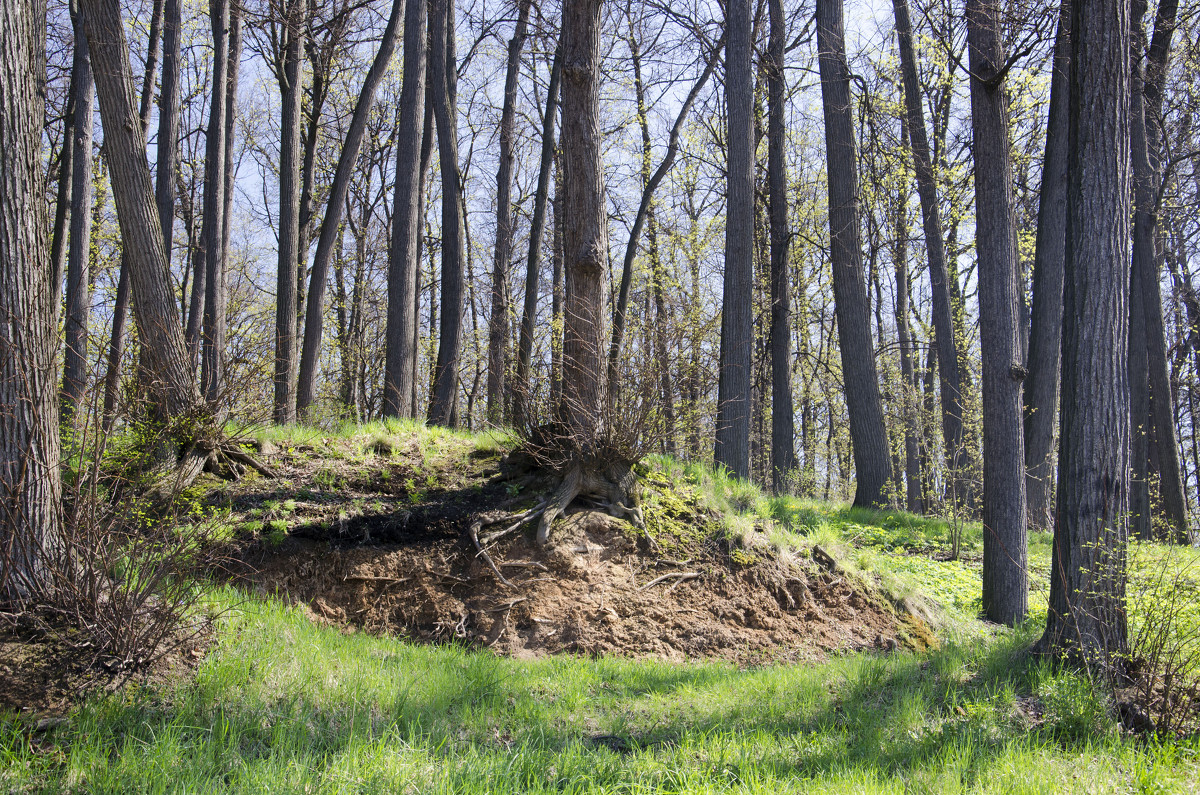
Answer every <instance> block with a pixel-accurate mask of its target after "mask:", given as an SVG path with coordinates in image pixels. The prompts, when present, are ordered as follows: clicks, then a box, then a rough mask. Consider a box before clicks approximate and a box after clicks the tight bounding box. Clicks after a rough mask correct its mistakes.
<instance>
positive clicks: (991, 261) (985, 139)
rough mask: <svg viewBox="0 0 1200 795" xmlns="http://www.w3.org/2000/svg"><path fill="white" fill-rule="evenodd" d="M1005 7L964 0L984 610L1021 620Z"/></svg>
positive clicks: (1021, 492) (1021, 504) (1016, 296)
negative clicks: (979, 376) (979, 374)
mask: <svg viewBox="0 0 1200 795" xmlns="http://www.w3.org/2000/svg"><path fill="white" fill-rule="evenodd" d="M1003 35H1004V34H1003V31H1002V30H1001V4H1000V3H999V2H998V0H969V2H968V3H967V49H968V51H969V54H970V64H971V129H972V133H973V143H974V159H975V227H976V233H975V251H976V256H977V257H978V259H979V328H980V347H981V348H982V353H983V611H984V613H985V614H986V615H987V617H988V618H990V619H991V620H992V621H996V622H1000V623H1004V624H1008V625H1010V626H1011V625H1013V624H1016V623H1017V622H1018V621H1020V620H1021V619H1023V618H1024V617H1025V611H1026V609H1027V600H1028V584H1027V582H1026V565H1025V563H1026V558H1027V554H1028V553H1027V549H1026V548H1027V542H1026V532H1027V530H1026V526H1025V436H1024V427H1023V423H1022V414H1021V381H1022V380H1023V379H1024V377H1025V366H1024V364H1023V362H1022V356H1021V344H1020V340H1019V338H1018V333H1019V332H1018V319H1017V312H1018V307H1019V302H1020V293H1019V292H1018V289H1019V287H1018V284H1019V282H1018V279H1019V265H1018V262H1017V234H1016V218H1015V215H1014V210H1013V196H1012V157H1011V154H1010V151H1009V147H1010V142H1009V118H1008V94H1007V89H1006V87H1005V79H1004V75H1005V70H1006V69H1007V66H1008V65H1007V64H1006V63H1005V54H1004V44H1003Z"/></svg>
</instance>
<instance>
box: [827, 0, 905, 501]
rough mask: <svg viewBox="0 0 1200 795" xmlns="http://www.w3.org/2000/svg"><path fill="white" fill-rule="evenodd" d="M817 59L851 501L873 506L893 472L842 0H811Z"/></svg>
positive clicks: (882, 493) (881, 494)
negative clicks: (862, 226)
mask: <svg viewBox="0 0 1200 795" xmlns="http://www.w3.org/2000/svg"><path fill="white" fill-rule="evenodd" d="M817 60H818V66H819V69H820V73H821V99H822V106H823V110H824V116H825V152H826V168H827V171H828V184H829V237H830V243H831V251H830V254H831V256H830V260H831V266H832V270H833V300H834V312H835V314H836V316H837V327H838V339H839V341H840V345H839V348H840V349H841V359H842V379H843V382H844V384H845V390H846V408H847V410H848V412H849V415H850V442H851V446H852V447H853V452H854V474H855V478H856V480H857V484H856V488H855V492H854V504H855V505H858V506H864V507H870V506H878V505H883V504H884V503H885V502H886V494H885V490H886V489H887V484H888V481H889V480H891V476H892V475H891V472H892V463H891V456H890V455H889V453H888V438H887V428H886V426H885V425H884V421H883V401H882V399H881V397H880V394H879V378H878V375H877V372H876V369H875V344H874V342H873V341H872V339H871V305H870V300H869V298H868V297H867V285H866V281H865V279H864V275H863V262H862V247H861V245H860V243H859V227H858V224H859V220H858V166H857V163H856V160H855V152H854V149H855V147H854V123H853V120H852V118H851V107H852V106H851V102H850V67H849V65H848V64H847V62H846V41H845V33H844V27H843V20H842V0H817Z"/></svg>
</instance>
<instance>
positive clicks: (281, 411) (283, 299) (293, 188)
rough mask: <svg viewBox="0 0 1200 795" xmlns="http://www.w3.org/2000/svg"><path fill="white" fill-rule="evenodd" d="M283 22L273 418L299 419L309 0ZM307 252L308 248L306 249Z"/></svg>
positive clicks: (300, 1) (294, 2)
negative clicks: (300, 266)
mask: <svg viewBox="0 0 1200 795" xmlns="http://www.w3.org/2000/svg"><path fill="white" fill-rule="evenodd" d="M285 9H286V10H285V11H284V17H283V20H282V22H283V24H282V25H281V26H280V35H279V38H280V39H281V41H280V42H279V49H280V50H281V51H282V52H281V56H282V57H281V61H282V63H279V64H278V65H277V74H276V76H275V77H276V82H277V83H278V84H279V89H280V93H281V95H282V102H281V105H282V107H281V110H280V124H279V132H280V147H279V257H278V259H279V262H278V267H277V279H276V289H275V411H274V416H275V422H277V423H281V424H282V423H288V422H295V421H296V378H297V361H296V328H297V318H296V316H297V314H298V311H299V310H298V308H297V306H296V299H297V297H298V293H297V289H296V279H297V272H296V271H297V268H296V263H297V262H299V261H300V258H301V255H300V252H299V250H298V248H299V245H300V191H301V182H300V161H301V151H300V127H301V107H300V104H301V100H302V99H303V96H304V86H303V84H302V79H303V66H304V52H305V46H304V45H305V34H306V33H307V31H308V19H307V11H308V2H307V0H289V2H288V3H287V4H286V7H285ZM304 254H305V256H306V257H307V252H304Z"/></svg>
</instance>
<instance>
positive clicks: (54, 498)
mask: <svg viewBox="0 0 1200 795" xmlns="http://www.w3.org/2000/svg"><path fill="white" fill-rule="evenodd" d="M45 31H46V5H45V3H44V2H42V0H31V2H28V3H18V4H15V5H13V6H12V7H10V8H8V9H6V11H5V13H4V14H2V15H0V118H3V119H4V123H3V124H0V153H2V154H0V549H3V550H4V551H3V553H0V601H2V602H7V603H15V604H17V605H21V604H24V603H26V602H27V601H28V600H29V599H30V598H32V597H35V596H37V595H38V593H39V592H41V591H43V590H44V589H45V588H46V587H47V586H49V585H50V584H51V583H49V582H48V578H47V576H46V570H45V558H46V556H47V555H49V554H52V553H53V551H54V549H55V548H56V546H57V543H58V539H59V533H60V528H61V517H60V508H61V503H62V486H61V482H60V477H59V427H58V406H57V399H56V395H55V388H56V384H55V378H54V369H55V368H54V349H55V344H56V343H55V330H56V329H55V316H56V314H57V311H56V309H55V308H54V305H53V299H52V295H53V294H54V293H55V292H56V291H52V290H51V289H50V283H49V280H50V275H51V265H50V257H49V252H48V250H47V245H46V243H47V241H46V228H47V224H46V220H47V219H46V207H45V201H44V198H43V195H44V194H43V189H44V183H43V181H42V173H41V171H42V167H41V162H42V161H41V142H42V121H43V114H44V111H45V98H44V97H45V95H44V93H43V89H44V86H45V81H46V39H45V36H46V34H45ZM88 160H89V161H90V158H88Z"/></svg>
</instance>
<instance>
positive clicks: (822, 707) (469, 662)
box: [0, 591, 1200, 793]
mask: <svg viewBox="0 0 1200 795" xmlns="http://www.w3.org/2000/svg"><path fill="white" fill-rule="evenodd" d="M216 598H217V600H218V601H219V602H223V603H225V604H234V603H237V604H238V606H237V608H236V610H234V611H233V612H231V613H229V614H228V615H227V617H226V618H225V619H224V620H223V623H224V626H223V630H222V632H221V635H220V638H221V640H220V643H219V645H218V647H217V648H216V649H214V650H213V651H212V653H211V654H210V655H209V656H208V657H207V658H206V659H205V660H204V661H203V663H202V664H201V666H200V668H199V670H198V671H197V674H196V677H195V680H194V681H192V682H189V683H185V684H178V685H176V686H173V687H170V688H167V689H164V690H133V691H128V692H126V693H124V694H120V695H114V696H101V697H97V698H94V699H92V700H90V701H89V702H87V703H86V704H85V705H84V706H83V707H82V708H80V709H79V711H78V712H77V713H76V714H75V715H74V716H73V718H72V720H71V721H70V722H69V723H68V724H67V725H66V726H63V727H61V728H59V729H56V730H53V731H52V732H51V733H50V734H49V735H47V736H44V737H40V738H39V740H38V748H39V749H40V750H38V751H35V750H34V746H33V745H31V740H30V737H31V735H30V733H29V730H28V728H27V725H26V724H25V723H23V722H21V721H20V720H18V719H14V718H3V719H0V758H2V759H4V761H5V763H6V764H5V768H4V772H3V773H0V787H6V788H10V789H14V790H17V791H24V790H42V791H60V790H63V789H74V790H78V791H88V792H97V793H106V792H111V793H124V792H143V791H164V792H166V791H187V792H247V793H249V792H317V793H325V792H403V791H410V792H421V793H426V792H446V793H450V792H456V793H459V792H461V793H468V792H504V793H507V792H513V793H516V792H718V791H720V792H746V793H778V792H845V791H857V792H893V791H896V792H898V791H903V790H905V789H915V790H917V791H935V792H959V791H963V789H964V788H966V789H971V790H972V791H985V792H1045V791H1049V790H1054V791H1061V792H1086V791H1094V788H1095V787H1097V786H1101V787H1103V788H1107V786H1109V785H1111V784H1114V783H1115V782H1116V781H1118V780H1123V781H1128V776H1129V775H1130V771H1135V772H1137V775H1139V776H1140V777H1141V778H1142V779H1144V780H1146V781H1153V782H1155V783H1156V784H1157V785H1158V786H1160V787H1162V788H1164V791H1171V790H1173V789H1174V790H1181V789H1183V788H1185V787H1186V786H1187V785H1188V783H1189V782H1191V781H1193V780H1194V777H1195V776H1196V775H1197V773H1198V772H1200V771H1198V770H1197V764H1196V753H1197V750H1198V749H1197V747H1196V746H1195V745H1194V744H1193V745H1184V746H1167V747H1159V746H1156V745H1153V744H1151V745H1144V744H1139V743H1130V742H1122V741H1121V740H1120V738H1119V737H1118V735H1117V733H1116V730H1115V728H1114V726H1113V724H1112V723H1111V721H1110V720H1109V718H1108V717H1107V712H1106V711H1105V708H1104V706H1103V704H1101V703H1100V702H1099V701H1098V700H1097V699H1096V697H1095V696H1094V694H1093V693H1092V692H1091V690H1090V688H1089V687H1088V686H1087V683H1086V682H1084V681H1081V680H1077V679H1073V678H1071V677H1070V676H1069V675H1054V674H1051V673H1050V672H1049V671H1048V670H1047V669H1045V668H1041V667H1037V666H1030V665H1029V663H1028V662H1026V661H1025V660H1024V659H1022V658H1021V657H1020V656H1019V651H1020V649H1021V648H1022V647H1023V645H1024V644H1025V643H1027V642H1028V640H1029V637H1028V636H1027V635H1025V634H1021V633H1015V634H1012V635H1010V636H1007V637H1006V638H1005V639H1003V640H1002V641H1000V642H993V643H992V644H990V645H984V644H974V645H966V646H950V647H947V648H945V649H943V650H941V651H939V652H935V653H933V654H932V655H930V656H928V657H921V656H916V655H910V654H897V655H891V656H886V657H884V656H877V655H872V654H858V655H851V656H847V657H843V658H838V659H835V660H833V661H831V662H828V663H825V664H822V665H816V666H814V665H794V666H786V667H771V668H762V669H754V670H740V671H739V670H737V669H736V668H734V667H732V666H730V665H728V664H723V663H694V664H686V665H679V664H672V663H667V662H662V661H655V660H646V661H631V660H623V659H607V658H604V659H592V660H589V659H582V658H575V657H554V658H544V659H538V660H532V661H516V660H510V659H504V658H499V657H496V656H494V655H492V654H490V653H488V652H486V651H467V650H464V649H461V648H457V647H453V646H449V647H447V646H441V647H438V646H417V645H410V644H408V643H405V642H403V641H400V640H396V639H392V638H379V637H372V636H369V635H365V634H361V633H350V634H345V633H343V632H341V631H339V630H337V629H333V628H327V627H322V626H319V625H316V624H313V623H311V622H310V621H308V620H307V619H306V618H304V616H303V615H302V614H301V613H300V612H299V611H297V610H295V609H292V608H289V607H286V606H284V605H281V604H279V603H275V602H263V601H257V600H249V601H241V600H243V599H245V597H243V596H241V595H239V594H236V593H234V592H231V591H221V592H218V593H217V595H216ZM1018 693H1035V694H1037V695H1038V696H1039V697H1040V698H1042V699H1043V701H1044V703H1045V704H1046V705H1047V709H1048V718H1047V720H1046V722H1045V723H1041V722H1040V720H1039V719H1036V718H1032V717H1030V716H1029V715H1028V714H1026V712H1024V711H1023V709H1022V706H1021V704H1022V702H1021V700H1020V699H1019V698H1018V696H1017V694H1018ZM47 743H49V744H51V745H52V747H53V748H54V749H57V750H55V751H54V752H52V753H47V752H46V744H47ZM1122 771H1123V772H1122ZM1114 776H1119V778H1114ZM1106 782H1107V783H1106Z"/></svg>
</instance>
